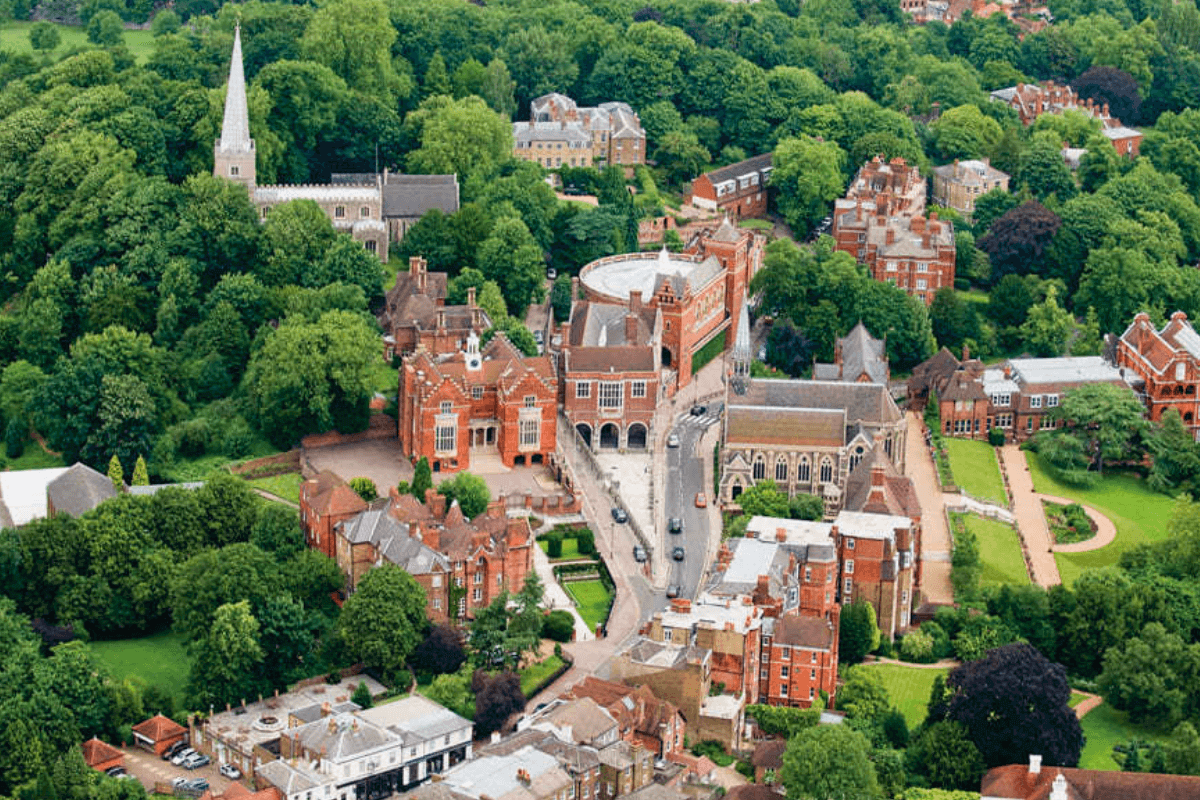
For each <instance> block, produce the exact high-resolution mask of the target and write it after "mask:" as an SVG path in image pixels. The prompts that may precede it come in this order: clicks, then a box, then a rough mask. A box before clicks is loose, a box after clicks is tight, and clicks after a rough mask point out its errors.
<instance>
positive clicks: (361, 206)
mask: <svg viewBox="0 0 1200 800" xmlns="http://www.w3.org/2000/svg"><path fill="white" fill-rule="evenodd" d="M256 159H257V149H256V147H255V142H254V139H252V138H250V113H249V110H248V106H247V102H246V76H245V72H244V70H243V67H242V32H241V26H240V25H238V26H237V27H235V28H234V34H233V53H232V55H231V57H230V61H229V83H228V86H227V88H226V92H225V113H224V117H223V119H222V123H221V136H220V138H218V139H217V140H216V141H215V142H214V143H213V176H214V177H218V178H226V179H228V180H231V181H233V182H234V183H237V184H240V185H242V186H245V187H246V191H247V192H248V193H249V195H250V201H251V203H253V204H254V207H255V208H256V209H257V211H258V215H259V218H260V219H262V220H265V219H266V218H267V215H268V214H270V212H271V209H272V208H274V207H275V206H277V205H279V204H281V203H287V202H291V201H293V200H309V201H312V202H314V203H316V204H317V205H318V206H320V207H321V210H322V211H324V212H325V214H326V216H328V217H329V220H330V222H332V223H333V227H334V229H335V230H337V231H339V232H341V233H345V234H348V235H349V236H351V237H352V238H353V239H354V240H355V241H357V242H361V243H362V245H363V247H365V248H366V249H367V251H368V252H370V253H373V254H375V255H377V256H378V257H379V260H380V261H382V262H384V263H387V260H388V244H389V242H390V241H393V240H399V238H400V237H402V236H403V234H404V231H406V230H407V228H408V226H409V225H411V224H412V223H413V221H414V220H415V219H417V218H419V217H420V215H421V214H423V213H425V211H429V210H431V209H433V208H438V209H441V210H446V209H453V210H457V209H458V180H457V178H456V177H455V176H453V175H421V176H391V175H390V174H389V173H387V172H384V173H381V174H378V175H377V174H370V175H339V176H337V179H334V180H332V181H331V182H330V183H327V184H277V185H271V186H259V185H258V180H257V166H256V163H255V162H256ZM451 192H453V201H452V202H451V198H450V196H449V195H450V194H451ZM418 212H419V213H418Z"/></svg>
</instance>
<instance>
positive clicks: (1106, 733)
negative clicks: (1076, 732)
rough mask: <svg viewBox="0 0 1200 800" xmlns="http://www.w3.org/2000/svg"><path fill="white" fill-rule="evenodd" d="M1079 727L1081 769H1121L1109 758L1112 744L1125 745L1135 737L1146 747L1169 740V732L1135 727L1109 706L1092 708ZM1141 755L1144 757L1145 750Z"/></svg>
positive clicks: (1103, 704) (1121, 713)
mask: <svg viewBox="0 0 1200 800" xmlns="http://www.w3.org/2000/svg"><path fill="white" fill-rule="evenodd" d="M1080 723H1081V724H1082V725H1083V735H1084V736H1086V737H1087V743H1086V744H1084V746H1083V753H1082V754H1081V755H1080V757H1079V768H1080V769H1110V770H1118V769H1120V767H1118V766H1117V762H1115V761H1113V758H1112V752H1113V745H1114V744H1118V743H1124V742H1128V741H1129V740H1130V739H1132V738H1133V737H1135V736H1136V737H1137V738H1138V739H1139V740H1140V741H1142V742H1145V743H1149V742H1164V741H1166V740H1167V739H1169V738H1170V733H1169V732H1166V731H1159V730H1156V729H1155V728H1148V727H1145V726H1142V725H1135V724H1134V723H1132V722H1130V721H1129V719H1128V718H1127V717H1126V715H1125V712H1124V711H1117V710H1116V709H1115V708H1113V707H1112V706H1110V705H1109V704H1108V703H1101V704H1100V705H1098V706H1096V707H1095V708H1093V709H1092V710H1091V711H1089V712H1088V715H1087V716H1086V717H1084V718H1083V719H1081V720H1080ZM1142 752H1143V753H1145V751H1144V750H1143V751H1142Z"/></svg>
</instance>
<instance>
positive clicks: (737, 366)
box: [729, 292, 753, 394]
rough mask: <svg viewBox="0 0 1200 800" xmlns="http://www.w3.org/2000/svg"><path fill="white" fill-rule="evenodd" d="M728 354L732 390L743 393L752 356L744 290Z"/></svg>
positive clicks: (747, 384)
mask: <svg viewBox="0 0 1200 800" xmlns="http://www.w3.org/2000/svg"><path fill="white" fill-rule="evenodd" d="M729 356H730V361H732V362H733V380H732V381H731V385H732V386H733V391H734V393H735V394H745V393H746V388H747V387H748V386H749V385H750V360H751V358H753V354H752V353H751V352H750V307H749V304H748V303H747V302H746V293H745V292H743V293H742V303H741V310H740V311H739V312H738V323H737V336H736V338H734V340H733V350H731V351H730V353H729Z"/></svg>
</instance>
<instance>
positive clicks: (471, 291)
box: [467, 286, 475, 308]
mask: <svg viewBox="0 0 1200 800" xmlns="http://www.w3.org/2000/svg"><path fill="white" fill-rule="evenodd" d="M467 307H468V308H474V307H475V287H474V286H468V287H467Z"/></svg>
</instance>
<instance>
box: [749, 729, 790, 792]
mask: <svg viewBox="0 0 1200 800" xmlns="http://www.w3.org/2000/svg"><path fill="white" fill-rule="evenodd" d="M786 749H787V740H786V739H770V740H768V741H765V742H761V743H759V744H758V745H757V746H756V747H755V748H754V753H753V754H752V755H751V756H750V764H751V765H752V766H753V767H754V782H755V783H756V784H759V785H761V786H766V785H767V784H768V781H767V777H768V773H771V774H772V775H773V776H774V777H775V780H774V781H771V783H778V782H779V771H780V770H781V769H783V751H784V750H786Z"/></svg>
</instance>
